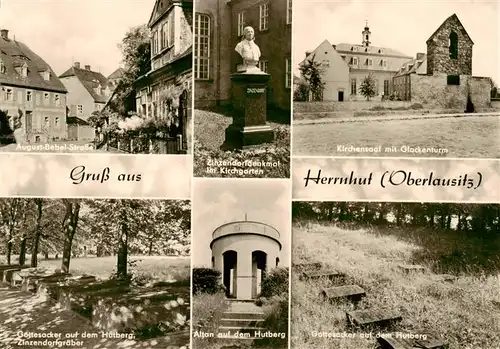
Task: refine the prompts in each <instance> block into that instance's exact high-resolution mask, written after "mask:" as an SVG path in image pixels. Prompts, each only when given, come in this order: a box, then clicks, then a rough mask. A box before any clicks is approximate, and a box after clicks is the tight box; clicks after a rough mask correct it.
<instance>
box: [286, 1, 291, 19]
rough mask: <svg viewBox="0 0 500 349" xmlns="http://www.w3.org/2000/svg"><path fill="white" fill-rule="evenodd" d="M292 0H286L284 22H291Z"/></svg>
mask: <svg viewBox="0 0 500 349" xmlns="http://www.w3.org/2000/svg"><path fill="white" fill-rule="evenodd" d="M292 14H293V13H292V0H287V2H286V24H292Z"/></svg>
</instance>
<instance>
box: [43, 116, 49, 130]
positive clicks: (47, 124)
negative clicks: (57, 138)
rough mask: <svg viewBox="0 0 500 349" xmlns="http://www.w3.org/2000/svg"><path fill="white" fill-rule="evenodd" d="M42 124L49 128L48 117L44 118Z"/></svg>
mask: <svg viewBox="0 0 500 349" xmlns="http://www.w3.org/2000/svg"><path fill="white" fill-rule="evenodd" d="M44 124H45V128H49V127H50V119H49V117H48V116H46V117H45V118H44Z"/></svg>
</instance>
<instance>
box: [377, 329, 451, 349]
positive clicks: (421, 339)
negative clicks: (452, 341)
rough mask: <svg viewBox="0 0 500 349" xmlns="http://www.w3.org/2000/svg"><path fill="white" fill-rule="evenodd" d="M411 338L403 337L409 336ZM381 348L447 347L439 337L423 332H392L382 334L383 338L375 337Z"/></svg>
mask: <svg viewBox="0 0 500 349" xmlns="http://www.w3.org/2000/svg"><path fill="white" fill-rule="evenodd" d="M409 335H411V336H412V337H413V338H404V337H410V336H409ZM377 340H378V342H379V344H380V346H381V349H415V348H420V349H447V348H448V344H446V343H445V342H444V341H443V340H441V339H440V338H438V337H436V336H433V335H429V334H424V333H403V332H393V333H387V334H385V335H384V338H378V339H377Z"/></svg>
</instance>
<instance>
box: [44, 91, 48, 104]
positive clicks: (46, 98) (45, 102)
mask: <svg viewBox="0 0 500 349" xmlns="http://www.w3.org/2000/svg"><path fill="white" fill-rule="evenodd" d="M49 101H50V94H49V93H48V92H45V93H44V94H43V104H45V105H47V104H49Z"/></svg>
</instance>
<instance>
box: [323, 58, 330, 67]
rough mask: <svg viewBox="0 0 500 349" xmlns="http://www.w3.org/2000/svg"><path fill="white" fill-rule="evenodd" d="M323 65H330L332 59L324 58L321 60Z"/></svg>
mask: <svg viewBox="0 0 500 349" xmlns="http://www.w3.org/2000/svg"><path fill="white" fill-rule="evenodd" d="M321 65H322V66H324V67H329V66H330V61H329V60H328V59H324V60H323V61H322V62H321Z"/></svg>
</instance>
